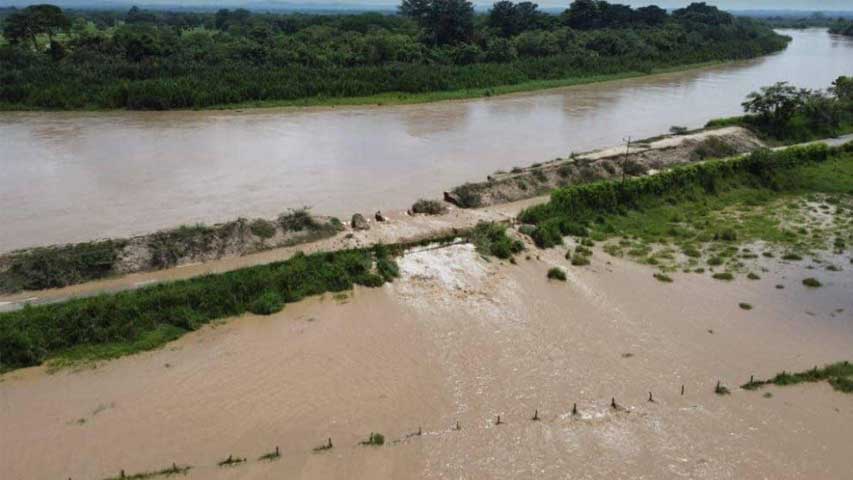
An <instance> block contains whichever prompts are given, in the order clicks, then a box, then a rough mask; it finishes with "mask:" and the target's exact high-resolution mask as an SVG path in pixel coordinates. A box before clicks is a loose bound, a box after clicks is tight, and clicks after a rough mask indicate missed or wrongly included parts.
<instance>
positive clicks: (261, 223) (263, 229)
mask: <svg viewBox="0 0 853 480" xmlns="http://www.w3.org/2000/svg"><path fill="white" fill-rule="evenodd" d="M249 230H251V231H252V234H253V235H255V236H258V237H261V238H272V237H273V236H274V235H275V225H274V224H273V223H272V222H270V221H268V220H264V219H263V218H258V219H256V220H253V221H252V223H251V224H249Z"/></svg>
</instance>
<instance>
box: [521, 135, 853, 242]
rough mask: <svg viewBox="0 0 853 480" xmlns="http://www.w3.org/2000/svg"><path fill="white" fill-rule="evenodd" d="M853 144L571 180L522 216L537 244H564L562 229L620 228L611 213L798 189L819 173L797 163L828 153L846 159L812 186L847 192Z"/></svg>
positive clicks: (565, 231)
mask: <svg viewBox="0 0 853 480" xmlns="http://www.w3.org/2000/svg"><path fill="white" fill-rule="evenodd" d="M851 149H853V148H851V146H850V145H848V146H845V147H843V148H841V149H829V148H827V147H825V146H822V145H817V146H811V147H802V148H792V149H788V150H784V151H780V152H769V151H759V152H755V153H753V154H751V155H749V156H746V157H741V158H736V159H731V160H715V161H708V162H704V163H700V164H693V165H688V166H682V167H677V168H674V169H672V170H669V171H666V172H662V173H659V174H657V175H653V176H647V177H639V178H631V179H629V180H626V181H624V182H619V181H604V182H598V183H593V184H585V185H577V186H570V187H567V188H562V189H558V190H555V191H554V192H553V193H552V194H551V200H550V201H549V202H548V203H547V204H544V205H539V206H535V207H532V208H529V209H527V210H525V211H524V212H522V214H521V216H520V218H521V220H522V221H523V222H524V223H528V224H532V225H535V226H536V228H535V230H534V231H533V232H532V237H533V239H534V240H535V242H536V243H537V245H539V246H540V247H552V246H555V245H559V244H561V243H562V238H563V236H564V235H569V234H572V232H577V231H578V230H587V229H588V227H589V226H590V225H593V224H596V223H597V224H600V225H601V226H602V230H604V231H607V230H613V231H612V232H611V233H617V232H616V231H615V230H616V229H615V228H614V226H613V225H610V226H609V227H608V226H607V225H608V221H609V219H608V217H613V218H619V217H625V216H627V215H629V214H630V212H632V211H643V210H648V209H651V208H654V207H659V206H664V205H670V206H672V205H676V204H682V205H683V204H684V203H687V202H698V203H700V204H701V203H703V202H712V201H713V199H714V198H719V197H720V196H721V195H722V194H724V193H726V192H738V191H740V189H746V190H751V191H755V190H759V189H767V190H774V189H775V190H781V189H796V188H799V187H801V186H803V184H805V183H806V182H807V181H809V180H810V179H814V178H815V177H814V176H809V175H805V174H804V175H799V176H792V175H789V174H790V172H791V171H792V170H793V169H797V168H805V167H808V166H810V165H813V164H816V163H821V162H825V161H826V160H828V159H830V158H833V159H836V158H841V159H842V160H844V162H843V165H840V166H838V167H839V168H836V169H835V171H834V172H821V173H823V174H824V175H826V174H827V173H828V174H830V175H833V174H834V178H824V177H820V180H822V181H826V182H827V183H829V185H822V184H819V185H811V187H812V188H818V187H821V186H824V187H826V189H827V190H832V189H835V190H834V191H836V192H839V193H842V192H843V193H847V191H848V190H849V186H850V183H849V182H850V178H848V175H849V173H850V172H848V171H847V170H849V160H850V157H851V155H850V154H849V152H850V150H851ZM844 152H846V153H844ZM842 168H843V169H844V170H843V171H842V170H841V169H842ZM842 172H843V173H842ZM803 173H805V172H803ZM839 189H840V190H839ZM709 207H710V208H713V207H714V205H713V204H711V205H707V206H706V208H709ZM666 228H671V226H668V227H666ZM716 235H717V236H718V237H719V238H731V239H734V237H736V234H734V233H730V232H722V231H721V232H717V234H716Z"/></svg>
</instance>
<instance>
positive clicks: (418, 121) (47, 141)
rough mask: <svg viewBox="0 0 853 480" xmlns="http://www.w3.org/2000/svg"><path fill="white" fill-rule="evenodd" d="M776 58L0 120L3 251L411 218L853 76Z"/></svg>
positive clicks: (797, 56) (843, 44) (800, 49)
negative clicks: (758, 92)
mask: <svg viewBox="0 0 853 480" xmlns="http://www.w3.org/2000/svg"><path fill="white" fill-rule="evenodd" d="M784 33H786V34H788V35H791V36H792V37H793V38H794V41H793V42H792V43H791V45H790V47H789V48H788V49H787V50H785V51H784V52H781V53H779V54H776V55H771V56H768V57H764V58H761V59H757V60H753V61H748V62H740V63H735V64H728V65H725V66H719V67H713V68H707V69H702V70H694V71H690V72H682V73H674V74H666V75H658V76H653V77H646V78H641V79H633V80H627V81H619V82H610V83H603V84H597V85H588V86H580V87H572V88H564V89H556V90H548V91H543V92H534V93H529V94H522V95H513V96H506V97H499V98H491V99H478V100H470V101H460V102H445V103H437V104H428V105H412V106H395V107H353V108H315V109H267V110H254V111H201V112H123V111H120V112H109V113H103V112H100V113H56V112H38V113H11V112H8V113H0V143H2V149H0V206H2V208H0V225H2V228H0V251H7V250H11V249H15V248H22V247H27V246H34V245H44V244H52V243H63V242H73V241H83V240H90V239H94V238H102V237H111V236H125V235H131V234H136V233H144V232H149V231H152V230H156V229H159V228H164V227H170V226H175V225H179V224H192V223H196V222H216V221H221V220H227V219H232V218H235V217H237V216H273V215H275V214H277V213H279V212H281V211H284V210H286V209H287V208H295V207H301V206H311V207H312V208H313V209H314V211H315V212H317V213H326V214H334V215H341V216H346V215H349V214H351V213H353V212H355V211H362V212H372V211H375V210H377V209H380V208H383V209H388V208H405V207H407V206H408V205H410V204H411V203H412V202H413V201H414V200H416V199H417V198H418V197H423V196H427V197H435V196H438V195H440V194H441V191H442V190H443V189H445V188H447V187H448V186H451V185H454V184H459V183H462V182H464V181H468V180H480V179H482V178H483V177H484V176H485V175H486V174H487V173H490V172H492V171H494V170H497V169H508V168H511V167H512V166H514V165H526V164H530V163H533V162H538V161H543V160H548V159H551V158H554V157H558V156H567V155H569V153H570V152H572V151H583V150H589V149H593V148H598V147H604V146H610V145H613V144H616V143H619V142H620V141H621V140H622V138H623V137H626V136H629V135H630V136H633V137H634V138H640V137H645V136H651V135H655V134H658V133H661V132H664V131H666V130H668V129H669V127H670V126H672V125H684V126H688V127H698V126H701V125H702V124H704V123H705V122H706V121H707V120H708V119H710V118H714V117H720V116H727V115H734V114H738V113H739V112H740V102H741V101H742V99H743V98H744V96H745V95H746V94H747V93H749V92H750V91H752V90H755V89H757V88H758V87H760V86H763V85H768V84H771V83H773V82H776V81H779V80H788V81H790V82H792V83H794V84H796V85H798V86H801V87H809V88H823V87H826V86H828V85H829V83H830V82H831V81H832V80H833V79H835V78H836V77H838V76H839V75H843V74H853V40H850V39H846V38H843V37H839V36H832V35H830V34H828V33H827V32H826V31H825V30H819V29H813V30H805V31H785V32H784Z"/></svg>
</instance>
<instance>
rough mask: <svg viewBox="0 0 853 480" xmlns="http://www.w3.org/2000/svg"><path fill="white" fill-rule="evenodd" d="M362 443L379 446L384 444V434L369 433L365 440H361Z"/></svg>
mask: <svg viewBox="0 0 853 480" xmlns="http://www.w3.org/2000/svg"><path fill="white" fill-rule="evenodd" d="M361 444H362V445H365V446H370V447H381V446H382V445H385V436H384V435H382V434H381V433H371V434H370V436H369V437H367V440H363V441H362V442H361Z"/></svg>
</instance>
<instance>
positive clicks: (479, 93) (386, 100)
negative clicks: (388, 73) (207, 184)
mask: <svg viewBox="0 0 853 480" xmlns="http://www.w3.org/2000/svg"><path fill="white" fill-rule="evenodd" d="M774 53H775V52H774ZM747 61H749V60H729V61H712V62H702V63H694V64H688V65H679V66H674V67H664V68H654V69H652V70H651V71H650V72H623V73H616V74H611V75H592V76H588V77H575V78H564V79H559V80H533V81H529V82H523V83H518V84H513V85H499V86H495V87H485V88H473V89H463V90H451V91H436V92H428V93H417V94H413V93H404V92H388V93H383V94H379V95H371V96H366V97H342V98H338V97H325V98H323V97H319V98H305V99H300V100H270V101H260V102H240V103H234V104H222V105H213V106H210V107H206V108H203V109H201V110H241V109H250V108H305V107H328V108H335V107H344V106H347V107H351V106H371V105H373V106H391V105H417V104H423V103H435V102H446V101H453V100H471V99H475V98H486V97H497V96H503V95H512V94H519V93H530V92H536V91H542V90H550V89H555V88H566V87H574V86H580V85H590V84H594V83H606V82H614V81H618V80H627V79H631V78H641V77H654V76H655V75H664V74H667V73H677V72H688V71H691V70H697V71H699V70H702V69H706V68H712V67H719V66H723V65H737V64H738V63H741V62H747Z"/></svg>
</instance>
